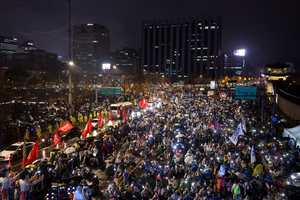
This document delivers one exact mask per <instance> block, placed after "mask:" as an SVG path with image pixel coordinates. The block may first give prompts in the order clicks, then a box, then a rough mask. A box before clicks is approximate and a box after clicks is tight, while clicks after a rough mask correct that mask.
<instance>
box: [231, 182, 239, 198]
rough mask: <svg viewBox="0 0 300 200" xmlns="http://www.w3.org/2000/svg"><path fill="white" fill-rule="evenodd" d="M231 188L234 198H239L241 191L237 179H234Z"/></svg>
mask: <svg viewBox="0 0 300 200" xmlns="http://www.w3.org/2000/svg"><path fill="white" fill-rule="evenodd" d="M231 190H232V193H233V199H238V196H239V195H240V194H241V191H240V185H239V184H238V183H237V182H236V181H234V184H233V185H232V189H231Z"/></svg>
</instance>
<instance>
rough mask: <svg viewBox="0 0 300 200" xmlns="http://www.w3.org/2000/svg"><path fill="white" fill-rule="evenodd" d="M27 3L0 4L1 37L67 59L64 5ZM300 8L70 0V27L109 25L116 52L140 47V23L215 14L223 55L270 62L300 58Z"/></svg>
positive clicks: (269, 3)
mask: <svg viewBox="0 0 300 200" xmlns="http://www.w3.org/2000/svg"><path fill="white" fill-rule="evenodd" d="M28 1H29V2H30V0H0V5H1V6H0V19H1V20H0V27H1V29H0V35H5V36H14V37H17V38H18V39H19V40H25V39H31V40H34V42H35V46H36V47H38V48H40V49H44V50H46V51H48V52H52V53H57V54H58V55H62V56H64V57H66V58H67V56H68V33H67V31H68V1H67V0H35V1H34V0H33V1H32V2H30V3H27V4H25V5H22V6H17V5H19V4H22V3H26V2H28ZM16 6H17V7H16ZM11 7H13V8H11ZM9 8H11V9H9ZM299 9H300V1H299V0H289V1H285V0H260V1H258V0H252V1H247V0H139V1H138V0H102V1H100V0H71V23H72V24H84V23H93V22H97V23H98V24H102V25H105V26H109V27H110V28H111V29H110V39H111V51H114V50H116V49H121V48H122V47H124V46H128V47H133V48H136V49H138V48H139V47H140V45H141V24H142V20H147V19H165V18H177V17H194V16H202V15H217V14H218V15H220V16H221V18H222V20H223V31H222V32H223V33H222V34H223V36H222V53H226V54H229V55H231V54H232V51H233V50H234V49H239V48H245V49H246V53H247V62H248V64H250V65H252V64H270V63H274V62H276V61H280V62H287V61H292V62H295V61H298V60H300V51H299V49H300V47H299V45H300V15H299Z"/></svg>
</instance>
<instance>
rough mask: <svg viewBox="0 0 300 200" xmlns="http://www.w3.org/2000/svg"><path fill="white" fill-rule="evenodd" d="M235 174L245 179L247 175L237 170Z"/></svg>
mask: <svg viewBox="0 0 300 200" xmlns="http://www.w3.org/2000/svg"><path fill="white" fill-rule="evenodd" d="M235 175H236V176H237V177H239V178H240V179H242V180H243V179H245V177H247V176H246V175H244V174H242V173H239V172H236V173H235Z"/></svg>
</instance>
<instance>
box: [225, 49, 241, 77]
mask: <svg viewBox="0 0 300 200" xmlns="http://www.w3.org/2000/svg"><path fill="white" fill-rule="evenodd" d="M225 58H226V59H225ZM245 64H246V60H245V49H237V50H234V51H233V55H229V56H228V55H226V54H224V73H225V75H226V76H229V77H232V76H241V75H245V73H246V72H245Z"/></svg>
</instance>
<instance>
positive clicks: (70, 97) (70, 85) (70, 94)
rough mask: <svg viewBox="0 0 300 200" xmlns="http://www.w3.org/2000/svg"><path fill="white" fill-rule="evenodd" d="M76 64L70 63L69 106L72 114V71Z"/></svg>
mask: <svg viewBox="0 0 300 200" xmlns="http://www.w3.org/2000/svg"><path fill="white" fill-rule="evenodd" d="M73 65H74V63H73V62H72V61H70V62H69V105H70V113H71V110H72V78H71V70H72V66H73Z"/></svg>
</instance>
